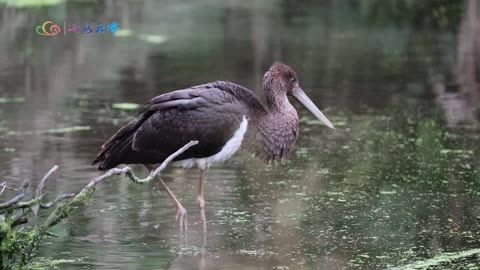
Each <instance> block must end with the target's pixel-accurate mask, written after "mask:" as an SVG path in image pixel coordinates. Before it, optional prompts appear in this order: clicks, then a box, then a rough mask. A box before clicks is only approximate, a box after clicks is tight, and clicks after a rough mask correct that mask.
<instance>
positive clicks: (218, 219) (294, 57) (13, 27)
mask: <svg viewBox="0 0 480 270" xmlns="http://www.w3.org/2000/svg"><path fill="white" fill-rule="evenodd" d="M47 20H51V21H53V22H54V23H56V24H58V25H60V26H63V23H64V22H65V23H66V24H67V25H68V24H72V23H76V24H79V25H84V24H85V23H91V24H93V25H96V24H97V23H103V24H104V25H106V24H108V23H110V22H112V21H115V22H117V23H118V26H119V31H118V32H117V33H115V35H112V33H110V32H106V33H101V34H100V33H97V34H91V35H87V34H83V33H66V35H63V33H62V34H59V35H55V36H41V35H39V34H37V33H36V32H35V28H36V27H37V26H39V25H42V24H43V23H44V22H45V21H47ZM0 22H1V23H0V175H1V179H2V180H6V181H8V182H9V183H12V185H17V184H19V183H20V182H22V181H23V180H24V179H31V180H32V181H33V182H34V183H37V182H38V181H39V179H40V178H41V177H42V176H43V175H44V174H45V173H46V171H48V169H50V168H51V167H52V166H53V165H54V164H58V165H59V166H60V170H59V173H57V174H56V175H55V178H54V179H52V181H51V183H50V185H49V186H48V191H49V196H50V197H52V198H53V197H54V196H55V195H56V194H60V193H65V192H78V191H79V190H80V189H81V188H82V187H83V186H84V185H85V184H86V183H88V181H89V180H90V179H91V178H93V177H95V176H97V175H99V174H100V172H98V171H96V168H94V167H92V166H90V164H91V162H92V161H93V159H94V158H95V157H96V154H97V152H98V151H99V149H100V146H101V144H102V143H103V142H104V141H105V140H106V139H107V138H108V137H109V136H110V135H112V134H113V133H114V132H115V131H116V130H117V129H118V128H120V127H121V126H122V125H123V124H125V123H127V122H128V121H130V120H131V119H133V118H134V117H135V115H136V111H137V108H139V107H140V106H141V105H142V104H143V103H144V102H146V101H147V100H148V99H150V98H152V97H154V96H156V95H159V94H161V93H164V92H168V91H171V90H175V89H181V88H185V87H188V86H191V85H195V84H201V83H205V82H209V81H215V80H231V81H233V82H237V83H239V84H242V85H244V86H247V87H249V88H251V89H254V90H256V91H258V90H260V89H261V78H262V76H263V73H264V72H265V71H266V70H267V69H268V67H269V66H270V65H271V64H272V63H273V62H274V61H278V60H281V61H283V62H285V63H287V64H288V65H290V66H292V67H293V68H294V69H295V70H296V71H297V73H298V74H299V77H300V83H301V85H302V87H303V89H304V90H305V91H306V92H307V94H308V95H309V96H310V97H311V98H312V99H313V100H314V102H315V103H316V104H317V105H318V106H319V107H320V108H321V109H322V110H323V111H324V112H325V114H326V115H327V117H328V118H329V119H330V120H332V122H333V124H334V125H335V126H336V127H337V130H336V131H331V130H327V129H326V128H324V127H322V126H320V125H319V122H317V121H316V120H314V118H313V116H312V115H310V113H309V112H308V111H304V110H303V108H301V106H297V105H298V104H297V103H295V105H296V107H297V108H298V110H299V115H300V116H301V135H300V139H299V142H298V145H297V148H296V151H295V153H294V155H293V156H292V158H291V160H290V161H289V162H286V163H284V164H280V165H277V166H272V165H266V164H263V163H261V162H258V160H257V159H255V158H254V157H251V156H250V155H249V154H248V153H239V154H237V155H236V156H235V157H234V158H233V159H232V160H230V161H229V162H227V163H226V164H225V165H223V166H220V167H216V168H211V169H210V171H209V173H208V176H207V184H206V190H205V194H206V201H207V208H206V212H207V213H206V214H207V220H208V223H209V224H208V227H209V232H208V235H207V237H206V241H205V240H204V239H203V237H202V234H201V226H200V220H199V213H198V210H197V208H196V204H195V195H196V183H197V182H196V177H197V175H198V172H197V171H195V170H190V171H185V170H181V169H170V170H168V171H167V172H166V176H165V178H166V180H168V183H167V184H168V185H169V186H170V187H171V189H172V190H173V192H174V193H176V194H177V196H179V198H180V200H181V201H182V202H183V204H184V206H185V207H186V208H187V211H188V212H189V225H190V227H189V228H190V230H189V232H188V238H187V240H186V241H180V240H179V239H178V238H177V229H176V228H175V210H174V208H173V207H172V206H171V204H170V202H169V200H168V198H167V197H166V195H165V194H164V193H163V192H162V191H161V190H160V188H159V187H158V186H157V185H155V184H152V185H147V186H139V185H134V184H131V183H129V181H128V180H127V179H120V177H119V178H118V180H112V181H109V182H105V183H103V184H102V185H100V186H99V187H98V189H97V193H96V194H97V196H96V197H95V199H94V201H93V202H92V203H91V204H90V205H88V206H86V207H82V208H80V209H77V211H76V212H75V214H74V216H73V217H71V218H69V219H68V220H66V221H64V222H62V223H61V224H60V225H58V226H56V227H55V230H54V233H56V234H57V235H58V237H52V238H49V239H48V240H47V241H44V242H43V245H42V247H41V249H40V250H41V254H40V255H41V256H42V257H46V258H52V259H67V260H68V263H65V264H62V265H61V267H60V268H61V269H278V270H286V269H384V268H390V267H401V266H405V265H407V266H408V265H409V264H411V263H415V262H418V261H421V260H424V259H427V258H431V257H434V256H436V255H438V254H441V253H445V252H456V251H465V250H470V249H475V248H478V247H480V240H479V239H480V167H479V165H480V164H479V163H480V162H479V156H480V149H479V145H480V144H479V142H480V132H479V131H480V130H479V128H480V125H479V121H480V87H479V85H480V2H478V1H476V0H465V1H455V0H436V1H414V0H392V1H385V0H362V1H353V0H339V1H333V0H321V1H317V0H315V1H313V0H303V1H294V0H263V1H253V0H246V1H236V0H227V1H223V0H205V1H194V0H176V1H171V0H163V1H153V0H144V1H142V0H118V1H117V0H116V1H113V0H104V1H81V0H75V1H62V0H17V1H13V0H0ZM135 169H137V170H138V171H139V173H145V174H146V173H147V172H146V171H145V170H143V169H142V168H141V167H135ZM475 254H478V253H475ZM475 254H473V255H472V256H469V257H468V258H463V259H462V260H459V261H458V260H457V261H453V260H452V261H450V262H446V263H444V264H442V267H443V266H444V267H450V268H454V269H465V268H462V267H470V268H469V269H478V266H477V265H478V262H479V260H480V259H479V257H478V256H477V255H475ZM475 267H477V268H475ZM429 269H434V268H429ZM435 269H436V268H435ZM439 269H442V268H439Z"/></svg>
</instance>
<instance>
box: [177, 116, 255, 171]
mask: <svg viewBox="0 0 480 270" xmlns="http://www.w3.org/2000/svg"><path fill="white" fill-rule="evenodd" d="M247 127H248V120H247V118H246V117H245V116H243V119H242V122H241V123H240V126H239V127H238V129H237V130H235V132H234V133H233V136H232V138H230V140H228V141H227V143H226V144H225V145H224V146H223V147H222V150H220V152H218V153H216V154H215V155H213V156H209V157H204V158H189V159H184V160H179V161H175V162H173V163H172V164H173V165H174V166H179V167H183V168H191V167H193V166H197V167H198V168H199V169H200V170H206V169H208V167H210V166H212V165H214V164H216V163H220V162H223V161H225V160H227V159H229V158H231V157H232V156H233V154H235V152H237V151H238V149H239V148H240V146H241V145H242V141H243V138H244V137H245V133H246V132H247ZM200 143H202V142H200Z"/></svg>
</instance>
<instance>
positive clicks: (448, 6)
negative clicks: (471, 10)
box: [355, 0, 463, 30]
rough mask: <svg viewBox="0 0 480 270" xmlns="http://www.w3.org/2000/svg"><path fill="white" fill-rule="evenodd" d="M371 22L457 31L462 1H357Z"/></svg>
mask: <svg viewBox="0 0 480 270" xmlns="http://www.w3.org/2000/svg"><path fill="white" fill-rule="evenodd" d="M355 4H356V5H358V8H359V9H360V11H361V13H362V14H363V15H364V16H366V17H367V18H368V19H369V20H374V21H377V22H385V23H387V22H389V23H394V24H406V25H408V26H411V27H421V26H429V27H433V28H440V29H449V30H457V28H458V25H459V22H460V19H461V17H462V13H463V5H462V2H461V1H452V0H436V1H417V0H394V1H385V0H362V1H355Z"/></svg>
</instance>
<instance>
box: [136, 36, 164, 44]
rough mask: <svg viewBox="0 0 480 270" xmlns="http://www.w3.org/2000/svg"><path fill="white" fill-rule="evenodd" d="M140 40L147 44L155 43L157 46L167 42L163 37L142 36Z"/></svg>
mask: <svg viewBox="0 0 480 270" xmlns="http://www.w3.org/2000/svg"><path fill="white" fill-rule="evenodd" d="M139 39H140V40H143V41H146V42H150V43H155V44H160V43H163V42H165V41H166V40H167V38H166V37H165V36H162V35H140V36H139Z"/></svg>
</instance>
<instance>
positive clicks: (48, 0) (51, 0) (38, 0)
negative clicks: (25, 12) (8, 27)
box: [0, 0, 65, 8]
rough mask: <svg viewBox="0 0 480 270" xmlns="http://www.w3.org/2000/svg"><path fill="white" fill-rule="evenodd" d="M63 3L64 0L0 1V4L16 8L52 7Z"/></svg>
mask: <svg viewBox="0 0 480 270" xmlns="http://www.w3.org/2000/svg"><path fill="white" fill-rule="evenodd" d="M64 2H65V0H0V3H5V4H7V6H10V7H16V8H29V7H43V6H53V5H58V4H61V3H64Z"/></svg>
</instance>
